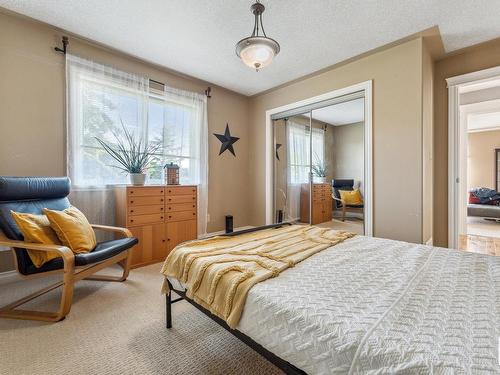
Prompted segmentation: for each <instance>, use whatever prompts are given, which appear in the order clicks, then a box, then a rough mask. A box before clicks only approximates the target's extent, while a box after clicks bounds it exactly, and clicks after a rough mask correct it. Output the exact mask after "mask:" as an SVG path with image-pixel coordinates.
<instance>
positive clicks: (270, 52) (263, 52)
mask: <svg viewBox="0 0 500 375" xmlns="http://www.w3.org/2000/svg"><path fill="white" fill-rule="evenodd" d="M265 9H266V8H265V7H264V5H262V4H261V3H260V2H259V0H257V2H256V3H255V4H253V5H252V6H251V7H250V11H251V12H252V13H253V14H254V16H255V24H254V26H253V32H252V35H251V36H249V37H248V38H245V39H242V40H240V41H239V42H238V43H237V44H236V54H237V55H238V57H239V58H240V59H241V61H243V62H244V63H245V64H246V65H248V66H249V67H251V68H254V69H255V70H256V71H259V69H261V68H264V67H265V66H267V65H269V64H271V62H272V61H273V58H274V56H276V55H277V54H278V53H279V51H280V45H279V44H278V42H277V41H275V40H274V39H271V38H268V37H267V36H266V32H265V31H264V25H263V24H262V13H264V10H265ZM259 32H262V35H260V34H259Z"/></svg>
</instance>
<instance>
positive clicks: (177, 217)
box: [166, 211, 196, 221]
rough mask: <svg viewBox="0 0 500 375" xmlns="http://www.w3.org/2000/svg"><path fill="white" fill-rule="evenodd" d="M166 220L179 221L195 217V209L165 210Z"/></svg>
mask: <svg viewBox="0 0 500 375" xmlns="http://www.w3.org/2000/svg"><path fill="white" fill-rule="evenodd" d="M166 217H167V221H181V220H192V219H196V211H180V212H167V213H166Z"/></svg>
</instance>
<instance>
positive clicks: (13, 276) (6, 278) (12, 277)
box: [0, 270, 21, 283]
mask: <svg viewBox="0 0 500 375" xmlns="http://www.w3.org/2000/svg"><path fill="white" fill-rule="evenodd" d="M16 280H21V276H19V273H18V272H17V271H16V270H12V271H6V272H0V283H8V282H11V281H16Z"/></svg>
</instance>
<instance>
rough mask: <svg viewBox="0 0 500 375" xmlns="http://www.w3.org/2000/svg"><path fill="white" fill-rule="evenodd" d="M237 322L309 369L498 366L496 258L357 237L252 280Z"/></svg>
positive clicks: (499, 268)
mask: <svg viewBox="0 0 500 375" xmlns="http://www.w3.org/2000/svg"><path fill="white" fill-rule="evenodd" d="M237 328H238V330H240V331H241V332H243V333H245V334H246V335H248V336H250V337H251V338H253V339H254V340H255V341H256V342H258V343H259V344H261V345H262V346H264V347H265V348H267V349H268V350H270V351H271V352H273V353H275V354H276V355H278V356H280V357H281V358H283V359H285V360H286V361H288V362H290V363H292V364H293V365H295V366H296V367H298V368H300V369H302V370H304V371H305V372H307V373H308V374H311V375H312V374H347V373H350V374H393V373H398V374H429V373H433V374H495V373H500V367H499V365H498V337H499V335H500V258H495V257H489V256H483V255H478V254H472V253H465V252H459V251H453V250H446V249H442V248H433V247H428V246H423V245H414V244H408V243H404V242H397V241H392V240H384V239H378V238H367V237H362V236H357V237H355V238H353V239H350V240H347V241H345V242H344V243H341V244H339V245H336V246H333V247H331V248H329V249H327V250H324V251H322V252H320V253H319V254H316V255H314V256H312V257H311V258H309V259H306V260H305V261H303V262H302V263H300V264H298V265H297V266H295V267H294V268H292V269H289V270H287V271H285V272H283V273H282V274H281V275H280V276H279V277H277V278H274V279H270V280H267V281H265V282H263V283H260V284H258V285H256V286H255V287H253V288H252V290H251V291H250V293H249V295H248V299H247V301H246V305H245V309H244V313H243V316H242V318H241V320H240V323H239V326H238V327H237Z"/></svg>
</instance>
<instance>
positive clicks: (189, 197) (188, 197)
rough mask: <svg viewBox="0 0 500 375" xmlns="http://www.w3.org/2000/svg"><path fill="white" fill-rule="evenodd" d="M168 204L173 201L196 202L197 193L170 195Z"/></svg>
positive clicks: (167, 199) (167, 200) (167, 198)
mask: <svg viewBox="0 0 500 375" xmlns="http://www.w3.org/2000/svg"><path fill="white" fill-rule="evenodd" d="M166 202H167V204H171V203H191V202H194V203H196V195H168V196H167V197H166Z"/></svg>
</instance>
